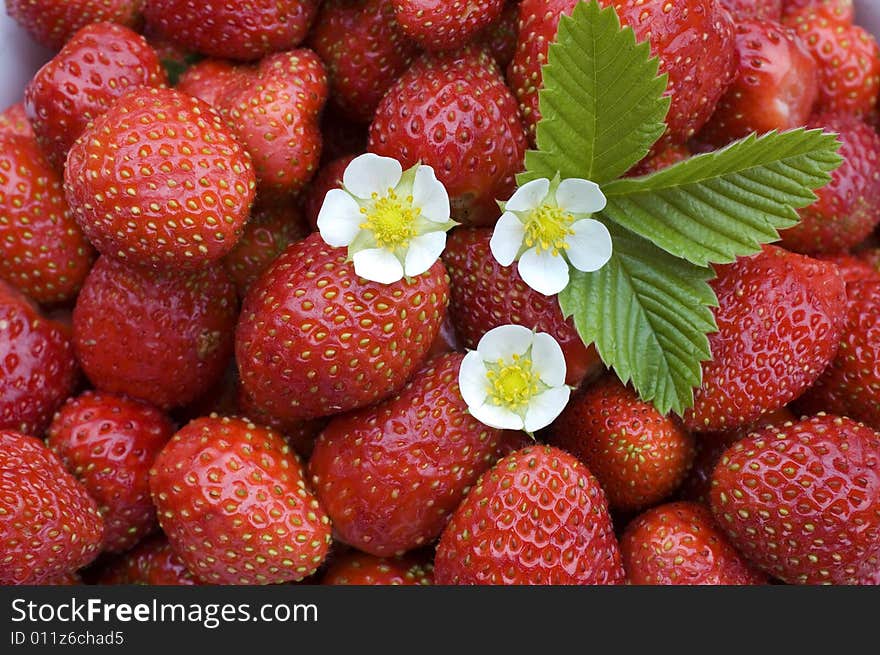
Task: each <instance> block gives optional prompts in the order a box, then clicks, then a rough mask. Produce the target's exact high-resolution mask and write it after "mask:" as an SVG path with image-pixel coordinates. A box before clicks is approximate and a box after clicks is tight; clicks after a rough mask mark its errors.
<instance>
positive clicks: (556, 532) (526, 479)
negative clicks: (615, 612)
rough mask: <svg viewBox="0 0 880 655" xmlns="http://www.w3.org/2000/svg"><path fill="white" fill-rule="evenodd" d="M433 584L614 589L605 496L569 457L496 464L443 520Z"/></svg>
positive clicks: (516, 458)
mask: <svg viewBox="0 0 880 655" xmlns="http://www.w3.org/2000/svg"><path fill="white" fill-rule="evenodd" d="M434 576H435V580H436V582H437V584H505V585H510V584H581V585H583V584H620V583H622V582H623V579H624V573H623V567H622V566H621V561H620V550H619V547H618V544H617V539H616V538H615V536H614V529H613V526H612V525H611V517H610V516H609V514H608V508H607V504H606V501H605V493H604V492H603V491H602V488H601V487H600V486H599V483H598V482H597V481H596V479H595V478H594V477H593V476H592V475H591V474H590V472H589V471H588V470H587V469H586V467H584V465H583V464H581V463H580V462H579V461H578V460H577V459H575V458H574V457H573V456H572V455H569V454H568V453H566V452H564V451H561V450H559V449H557V448H551V447H549V446H534V447H530V448H525V449H523V450H520V451H517V452H515V453H513V454H511V455H509V456H508V457H505V458H504V459H502V460H500V461H499V462H498V463H497V464H496V465H495V466H494V467H493V468H491V469H490V470H488V471H487V472H486V473H484V474H483V475H482V476H481V477H480V479H479V480H478V481H477V483H476V485H475V486H474V488H473V489H471V491H470V492H469V493H468V495H467V497H466V498H465V500H464V501H463V502H462V504H461V505H460V506H459V507H458V509H457V510H456V511H455V513H454V514H453V515H452V518H451V519H450V521H449V524H448V525H447V527H446V529H445V530H444V531H443V535H442V536H441V537H440V543H439V544H438V546H437V554H436V556H435V558H434Z"/></svg>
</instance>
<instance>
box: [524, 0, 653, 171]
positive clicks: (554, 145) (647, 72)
mask: <svg viewBox="0 0 880 655" xmlns="http://www.w3.org/2000/svg"><path fill="white" fill-rule="evenodd" d="M650 52H651V51H650V46H649V44H648V43H647V42H644V43H639V44H636V39H635V35H634V34H633V31H632V29H630V28H629V27H626V28H624V29H621V27H620V21H619V19H618V17H617V13H616V12H615V11H614V8H613V7H608V8H606V9H602V8H601V7H600V6H599V4H598V3H597V2H595V0H593V1H591V2H581V3H580V4H579V5H577V6H576V7H575V8H574V11H573V12H572V15H571V17H568V16H563V17H562V18H561V19H560V21H559V32H558V35H557V40H556V42H555V43H553V44H551V45H550V49H549V53H548V64H547V65H546V66H544V69H543V79H544V86H543V89H542V90H541V91H540V94H539V102H540V109H541V116H542V118H541V120H540V121H539V123H538V125H537V144H538V150H536V151H535V150H532V151H529V152H528V153H526V172H525V173H522V174H520V176H519V177H518V178H517V179H518V181H519V183H520V184H525V183H526V182H529V181H531V180H534V179H536V178H541V177H546V178H548V179H553V177H554V175H556V173H557V172H558V173H560V174H561V176H562V178H563V179H565V178H569V177H579V178H585V179H588V180H592V181H593V182H596V183H597V184H602V183H604V182H608V181H610V180H613V179H615V178H617V177H619V176H620V175H622V174H623V173H625V172H626V171H627V170H628V169H629V168H631V167H632V166H633V165H634V164H636V163H637V162H638V161H639V160H641V159H642V158H643V157H644V156H645V155H646V154H647V153H648V151H649V150H650V148H651V146H652V145H654V143H655V142H656V141H657V139H659V138H660V136H661V135H662V134H663V132H664V130H665V129H666V125H665V124H664V122H663V121H664V118H665V117H666V113H667V111H668V110H669V98H668V97H665V96H664V93H665V91H666V76H665V75H662V76H659V77H658V75H657V72H658V69H659V63H658V60H657V59H656V58H651V56H650Z"/></svg>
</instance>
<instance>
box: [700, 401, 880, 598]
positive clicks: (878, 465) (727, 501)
mask: <svg viewBox="0 0 880 655" xmlns="http://www.w3.org/2000/svg"><path fill="white" fill-rule="evenodd" d="M711 501H712V511H713V513H714V514H715V518H716V519H717V521H718V523H719V525H720V526H721V528H722V529H723V530H724V531H725V532H726V533H727V535H728V537H729V538H730V540H731V542H732V543H733V544H734V546H736V547H737V549H738V550H739V551H740V552H742V553H743V554H744V555H745V556H746V557H747V558H748V559H749V560H750V561H751V562H752V563H753V564H755V565H756V566H758V567H760V568H762V569H763V570H765V571H767V572H768V573H770V574H771V575H773V576H775V577H777V578H779V579H781V580H783V581H784V582H787V583H789V584H818V583H836V584H856V583H857V582H858V581H859V580H860V579H862V578H864V577H867V576H870V575H872V574H874V573H875V572H876V571H877V570H878V569H880V434H878V433H877V432H875V431H874V430H872V429H870V428H868V427H865V426H864V425H862V424H860V423H856V422H855V421H852V420H850V419H847V418H839V417H836V416H826V415H825V414H819V415H817V416H814V417H812V418H807V419H803V420H801V421H799V422H796V423H787V424H785V425H782V426H775V427H769V428H765V429H764V430H760V431H758V432H754V433H752V434H751V435H749V436H748V437H746V438H745V439H743V440H742V441H739V442H737V443H736V444H734V445H733V446H732V447H731V448H730V449H729V450H728V451H727V452H726V453H725V454H724V455H723V456H722V458H721V461H720V462H719V463H718V466H717V467H716V469H715V473H714V474H713V476H712V498H711Z"/></svg>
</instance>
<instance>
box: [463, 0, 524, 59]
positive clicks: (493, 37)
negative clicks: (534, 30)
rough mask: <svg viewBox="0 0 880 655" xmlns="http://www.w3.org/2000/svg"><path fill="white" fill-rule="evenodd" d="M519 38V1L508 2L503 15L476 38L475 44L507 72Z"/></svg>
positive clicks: (511, 0) (502, 12)
mask: <svg viewBox="0 0 880 655" xmlns="http://www.w3.org/2000/svg"><path fill="white" fill-rule="evenodd" d="M518 38H519V0H507V2H506V3H505V5H504V9H503V10H502V11H501V14H500V15H499V16H498V18H496V19H495V20H494V21H493V22H492V23H491V24H490V25H488V26H487V27H486V28H484V29H483V31H482V32H480V34H478V35H477V36H476V38H475V39H474V42H475V43H477V44H478V45H479V46H480V47H481V48H483V50H485V51H486V52H488V53H489V54H490V55H492V58H493V59H495V62H496V63H497V64H498V68H500V69H501V70H502V71H504V70H507V67H508V66H509V65H510V62H511V61H513V55H514V54H515V53H516V42H517V39H518Z"/></svg>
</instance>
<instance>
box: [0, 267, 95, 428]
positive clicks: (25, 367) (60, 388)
mask: <svg viewBox="0 0 880 655" xmlns="http://www.w3.org/2000/svg"><path fill="white" fill-rule="evenodd" d="M78 377H79V376H78V373H77V368H76V360H75V358H74V355H73V345H72V344H71V343H70V337H69V331H68V330H67V329H66V328H65V327H63V326H62V325H60V324H59V323H56V322H55V321H51V320H48V319H45V318H43V317H42V316H40V315H39V314H38V313H37V311H36V310H35V309H34V308H33V307H32V306H31V305H30V304H29V303H28V301H27V300H26V299H25V298H24V296H22V295H20V294H19V293H18V292H17V291H15V290H14V289H13V288H12V287H9V286H7V285H6V284H5V283H4V282H2V281H0V429H10V430H18V431H19V432H23V433H25V434H33V435H36V436H40V435H42V433H43V430H45V429H46V427H48V425H49V422H50V421H51V420H52V414H54V413H55V410H56V409H58V407H59V406H60V405H61V403H63V402H64V400H65V399H66V398H67V397H68V396H69V395H70V394H71V393H72V392H73V390H74V387H75V386H76V383H77V381H78Z"/></svg>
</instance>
